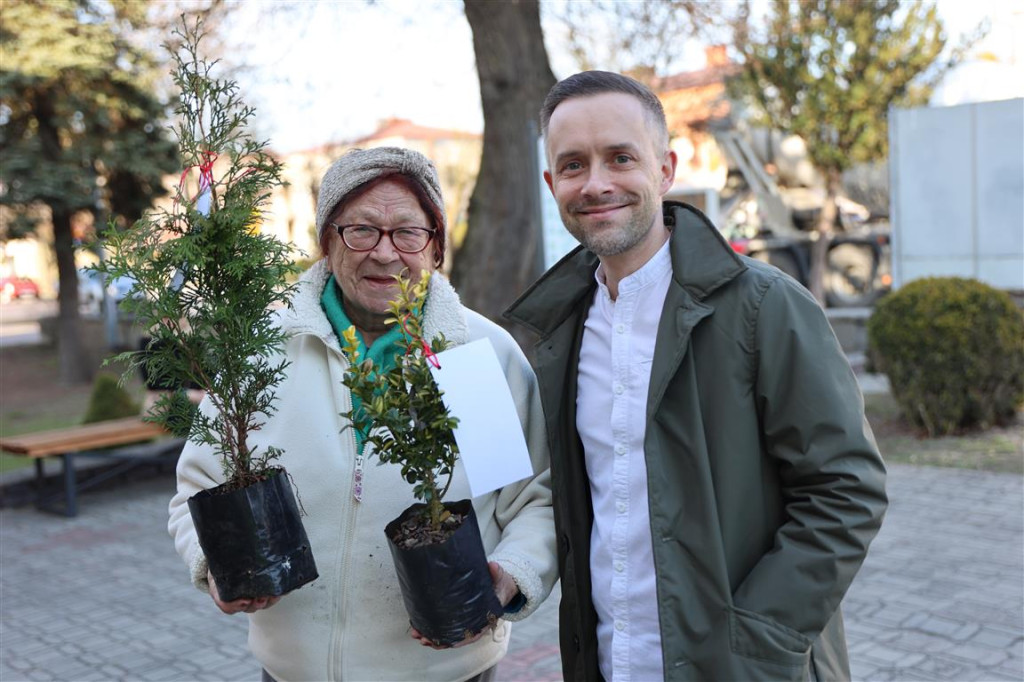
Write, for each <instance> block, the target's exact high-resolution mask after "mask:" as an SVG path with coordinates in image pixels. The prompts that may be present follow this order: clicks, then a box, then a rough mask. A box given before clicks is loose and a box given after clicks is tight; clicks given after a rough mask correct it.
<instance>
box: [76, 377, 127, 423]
mask: <svg viewBox="0 0 1024 682" xmlns="http://www.w3.org/2000/svg"><path fill="white" fill-rule="evenodd" d="M139 409H140V408H139V404H138V403H136V402H135V401H134V400H132V397H131V396H130V395H129V394H128V391H126V390H124V389H123V388H121V386H120V385H119V384H118V382H117V377H116V376H114V375H113V374H109V373H106V372H101V373H100V374H97V375H96V381H95V382H94V383H93V385H92V395H91V396H90V397H89V407H88V408H86V411H85V417H84V418H83V419H82V423H83V424H92V423H94V422H102V421H107V420H108V419H120V418H121V417H134V416H135V415H137V414H139Z"/></svg>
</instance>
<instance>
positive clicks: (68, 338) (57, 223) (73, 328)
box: [50, 207, 95, 384]
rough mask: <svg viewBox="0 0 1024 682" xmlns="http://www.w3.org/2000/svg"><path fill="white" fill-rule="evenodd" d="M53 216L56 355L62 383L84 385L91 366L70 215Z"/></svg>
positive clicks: (57, 213) (64, 212)
mask: <svg viewBox="0 0 1024 682" xmlns="http://www.w3.org/2000/svg"><path fill="white" fill-rule="evenodd" d="M50 210H51V212H52V214H53V218H52V219H53V249H54V252H55V253H56V255H57V277H58V280H59V282H60V291H59V292H58V295H57V304H58V313H57V351H58V355H59V360H60V375H59V376H60V381H61V383H64V384H82V383H88V382H90V381H92V378H93V370H94V369H95V368H94V367H93V366H92V363H91V362H90V360H89V354H88V353H87V352H86V349H85V343H84V341H83V340H82V325H81V320H80V318H79V314H78V270H77V268H76V267H75V247H74V240H73V238H72V235H71V212H70V211H67V210H62V209H58V208H54V207H51V209H50Z"/></svg>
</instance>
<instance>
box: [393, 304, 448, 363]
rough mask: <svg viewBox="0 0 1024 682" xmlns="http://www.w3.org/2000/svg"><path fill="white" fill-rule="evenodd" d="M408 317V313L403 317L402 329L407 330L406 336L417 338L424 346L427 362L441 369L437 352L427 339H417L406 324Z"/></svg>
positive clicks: (424, 355)
mask: <svg viewBox="0 0 1024 682" xmlns="http://www.w3.org/2000/svg"><path fill="white" fill-rule="evenodd" d="M408 319H409V316H408V315H406V316H405V317H403V318H402V331H404V332H405V334H406V336H411V337H412V338H413V339H416V340H417V341H419V342H420V344H421V345H422V346H423V357H425V358H426V359H427V362H429V363H430V364H432V365H433V366H434V369H441V361H440V360H438V359H437V354H436V353H435V352H434V351H433V350H432V349H431V348H430V344H429V343H427V341H426V339H423V338H419V339H417V338H416V337H415V336H414V335H413V334H412V332H410V331H409V328H408V327H407V326H405V321H406V320H408Z"/></svg>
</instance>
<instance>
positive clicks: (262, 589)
mask: <svg viewBox="0 0 1024 682" xmlns="http://www.w3.org/2000/svg"><path fill="white" fill-rule="evenodd" d="M274 471H276V473H275V474H274V475H272V476H270V477H269V478H267V479H266V480H264V481H260V482H259V483H256V484H254V485H251V486H249V487H247V488H239V489H236V490H229V491H225V490H224V486H218V487H216V488H211V489H209V490H203V491H201V492H198V493H196V494H195V495H193V496H192V497H190V498H189V500H188V509H189V511H190V512H191V513H192V523H193V524H194V525H195V528H196V533H197V534H198V535H199V545H200V546H201V547H202V548H203V552H204V553H205V554H206V559H207V561H208V562H209V565H210V573H212V574H213V579H214V581H216V583H217V591H218V592H219V594H220V598H221V601H225V602H230V601H235V600H236V599H254V598H256V597H277V596H280V595H282V594H286V593H288V592H291V591H292V590H294V589H296V588H298V587H301V586H302V585H305V584H306V583H308V582H311V581H313V580H315V579H316V578H317V572H316V564H315V563H314V562H313V553H312V551H310V548H309V539H308V538H307V537H306V530H305V528H303V527H302V520H301V519H300V517H299V508H298V505H297V504H296V503H295V495H294V494H292V487H291V484H290V483H289V482H288V475H287V474H286V473H285V471H284V469H275V470H274Z"/></svg>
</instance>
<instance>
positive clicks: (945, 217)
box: [889, 99, 1024, 291]
mask: <svg viewBox="0 0 1024 682" xmlns="http://www.w3.org/2000/svg"><path fill="white" fill-rule="evenodd" d="M889 145H890V149H889V155H890V159H889V169H890V175H891V202H892V203H891V220H892V227H893V231H892V259H893V262H892V268H893V284H894V286H896V287H899V286H902V285H903V284H905V283H906V282H909V281H911V280H914V279H918V278H920V277H929V276H959V277H973V278H975V279H978V280H981V281H983V282H985V283H987V284H990V285H992V286H995V287H998V288H1001V289H1008V290H1013V291H1024V99H1010V100H1003V101H999V102H981V103H976V104H965V105H960V106H953V107H935V108H928V107H926V108H919V109H902V110H901V109H893V110H892V111H891V112H890V116H889Z"/></svg>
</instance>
